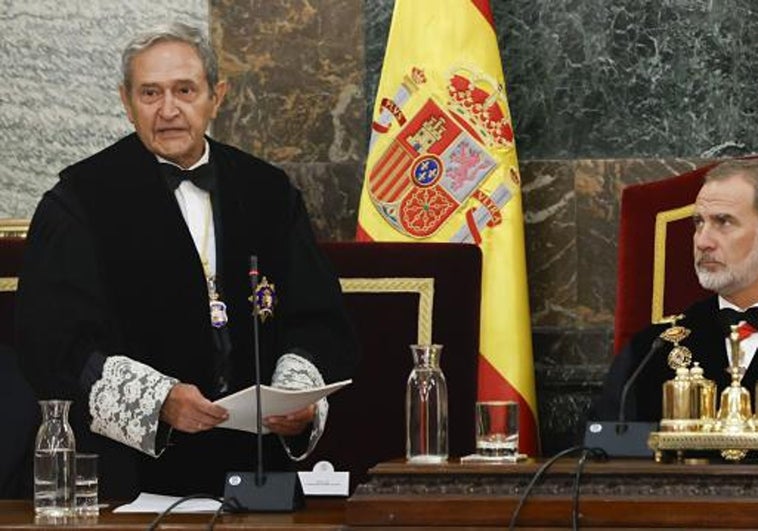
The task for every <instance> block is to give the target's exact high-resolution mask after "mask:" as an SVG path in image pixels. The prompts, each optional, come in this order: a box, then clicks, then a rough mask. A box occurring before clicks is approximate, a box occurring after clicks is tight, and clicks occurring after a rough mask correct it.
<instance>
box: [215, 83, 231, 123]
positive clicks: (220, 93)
mask: <svg viewBox="0 0 758 531" xmlns="http://www.w3.org/2000/svg"><path fill="white" fill-rule="evenodd" d="M228 88H229V84H228V83H227V82H226V80H221V81H219V82H218V83H216V87H215V90H214V91H213V95H212V96H211V98H213V112H212V113H211V118H215V117H216V115H217V114H218V109H219V107H221V103H222V102H223V101H224V96H226V90H227V89H228Z"/></svg>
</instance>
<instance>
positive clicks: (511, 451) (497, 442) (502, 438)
mask: <svg viewBox="0 0 758 531" xmlns="http://www.w3.org/2000/svg"><path fill="white" fill-rule="evenodd" d="M518 414H519V411H518V403H517V402H513V401H510V400H490V401H481V402H477V403H476V453H477V454H478V455H481V456H487V457H506V456H514V455H516V454H518Z"/></svg>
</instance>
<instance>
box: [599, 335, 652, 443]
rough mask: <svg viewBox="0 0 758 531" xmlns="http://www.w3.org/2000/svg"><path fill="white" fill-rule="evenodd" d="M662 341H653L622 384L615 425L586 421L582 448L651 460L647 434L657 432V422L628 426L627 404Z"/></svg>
mask: <svg viewBox="0 0 758 531" xmlns="http://www.w3.org/2000/svg"><path fill="white" fill-rule="evenodd" d="M664 344H665V341H664V340H663V339H661V338H660V337H657V338H655V340H654V341H653V343H652V345H651V346H650V350H648V351H647V353H646V354H645V356H644V357H643V358H642V359H641V360H640V362H639V363H638V364H637V367H636V368H635V369H634V371H633V372H632V374H631V375H630V376H629V378H627V380H626V382H624V386H623V387H622V389H621V396H620V398H619V413H618V417H617V419H618V420H617V421H597V420H589V421H587V426H586V429H585V432H584V445H585V446H587V447H590V448H600V449H602V450H604V451H605V453H606V454H608V455H609V456H612V457H650V456H652V455H653V451H652V450H651V449H650V448H648V446H647V439H648V436H649V435H650V432H652V431H656V430H657V429H658V423H657V422H636V421H635V422H628V421H627V420H626V402H627V397H628V396H629V391H630V390H631V389H632V388H633V387H634V384H635V383H636V382H637V379H638V378H639V376H640V374H641V373H642V370H643V369H644V368H645V367H646V366H647V365H648V364H649V363H650V360H651V359H653V356H654V355H655V354H656V353H657V352H658V351H659V350H660V349H661V347H662V346H663V345H664Z"/></svg>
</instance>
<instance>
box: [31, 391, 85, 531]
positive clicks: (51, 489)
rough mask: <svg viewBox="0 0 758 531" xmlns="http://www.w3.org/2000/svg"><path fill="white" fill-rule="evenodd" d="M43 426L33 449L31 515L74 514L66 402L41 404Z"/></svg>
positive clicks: (72, 442) (73, 448) (71, 441)
mask: <svg viewBox="0 0 758 531" xmlns="http://www.w3.org/2000/svg"><path fill="white" fill-rule="evenodd" d="M39 405H40V407H41V408H42V423H41V424H40V427H39V430H38V431H37V439H36V441H35V447H34V512H35V514H37V515H40V516H51V517H59V516H69V515H73V514H74V500H75V498H74V492H75V478H76V475H75V470H74V466H75V461H74V455H75V453H76V442H75V439H74V431H73V430H72V429H71V425H70V424H69V423H68V411H69V408H70V407H71V401H69V400H41V401H40V403H39Z"/></svg>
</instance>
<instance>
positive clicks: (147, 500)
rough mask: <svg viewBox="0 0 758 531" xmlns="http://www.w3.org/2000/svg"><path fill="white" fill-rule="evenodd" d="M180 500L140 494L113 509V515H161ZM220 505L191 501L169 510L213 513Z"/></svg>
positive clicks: (203, 501)
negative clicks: (129, 501)
mask: <svg viewBox="0 0 758 531" xmlns="http://www.w3.org/2000/svg"><path fill="white" fill-rule="evenodd" d="M179 499H181V498H180V497H179V496H163V495H162V494H150V493H148V492H141V493H140V495H139V496H137V498H136V499H135V500H134V501H133V502H131V503H127V504H126V505H121V506H119V507H116V508H115V509H113V512H114V513H162V512H163V511H165V510H166V509H168V508H169V506H170V505H171V504H172V503H174V502H175V501H177V500H179ZM219 505H221V504H220V503H219V502H217V501H216V500H211V499H202V498H198V499H192V500H187V501H185V502H182V503H180V504H179V505H178V506H176V507H174V508H173V509H171V512H172V513H213V512H216V511H217V510H218V507H219Z"/></svg>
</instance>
